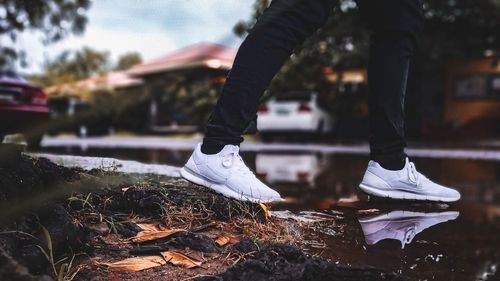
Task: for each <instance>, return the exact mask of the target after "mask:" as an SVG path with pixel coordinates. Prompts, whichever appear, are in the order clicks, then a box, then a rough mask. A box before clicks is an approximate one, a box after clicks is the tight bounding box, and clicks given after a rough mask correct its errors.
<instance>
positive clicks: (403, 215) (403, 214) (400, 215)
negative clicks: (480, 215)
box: [358, 211, 460, 223]
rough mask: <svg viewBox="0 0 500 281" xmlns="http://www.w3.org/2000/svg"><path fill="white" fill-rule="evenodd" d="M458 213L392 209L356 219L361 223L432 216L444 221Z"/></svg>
mask: <svg viewBox="0 0 500 281" xmlns="http://www.w3.org/2000/svg"><path fill="white" fill-rule="evenodd" d="M459 215H460V213H459V212H456V211H446V212H441V213H421V212H412V211H393V212H390V213H387V214H381V215H376V216H369V217H365V218H358V221H359V222H361V223H368V222H381V221H393V220H400V219H408V218H434V217H446V220H443V222H445V221H450V220H454V219H456V218H458V216H459Z"/></svg>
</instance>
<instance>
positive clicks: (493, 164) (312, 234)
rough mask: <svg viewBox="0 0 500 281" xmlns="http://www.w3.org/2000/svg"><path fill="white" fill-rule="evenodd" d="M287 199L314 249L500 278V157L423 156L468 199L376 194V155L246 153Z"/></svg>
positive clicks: (278, 212) (164, 159) (432, 171)
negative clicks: (365, 189)
mask: <svg viewBox="0 0 500 281" xmlns="http://www.w3.org/2000/svg"><path fill="white" fill-rule="evenodd" d="M46 152H51V153H62V154H73V155H88V156H101V157H102V156H104V157H113V158H118V159H124V160H136V161H139V162H143V163H152V164H167V165H173V166H181V165H183V164H184V163H185V161H186V160H187V158H188V157H189V155H190V151H189V150H166V149H160V150H154V149H116V148H115V149H86V150H85V151H81V150H80V149H79V148H75V147H63V148H56V147H52V148H50V149H46ZM242 156H243V158H244V159H245V161H246V163H248V164H249V166H251V167H252V168H253V169H254V170H255V171H256V173H257V175H258V176H259V177H260V178H262V179H263V180H265V181H266V182H268V183H269V184H270V185H272V186H273V187H275V188H277V189H278V190H279V192H280V193H281V194H282V195H283V196H284V197H286V198H287V203H285V204H281V205H278V206H275V207H274V208H273V215H274V216H276V217H282V218H286V219H293V220H296V221H298V222H300V223H303V224H304V225H306V226H307V234H308V235H307V237H308V239H307V241H305V243H306V244H307V251H308V252H309V253H310V254H314V255H321V256H323V257H326V258H328V259H330V260H331V261H333V262H336V263H340V264H347V265H361V266H366V265H369V266H374V267H378V268H383V269H387V270H391V271H394V272H398V273H402V274H405V275H407V276H410V277H415V278H419V279H426V280H500V269H499V266H500V240H499V239H498V238H499V237H500V161H499V160H498V159H495V158H492V159H490V158H488V157H485V158H483V160H471V159H464V158H463V157H458V158H453V157H445V158H437V157H430V156H429V158H414V162H415V164H416V166H417V168H418V169H419V170H420V171H421V172H423V173H424V174H426V175H427V176H428V177H429V178H431V179H433V180H436V181H438V182H440V183H442V184H445V185H449V186H453V187H455V188H457V189H459V190H460V192H461V193H462V198H463V199H462V200H461V201H460V203H459V204H457V205H453V206H448V205H446V204H438V205H433V204H414V203H412V204H407V203H405V204H402V203H395V202H387V201H367V200H366V196H363V195H359V194H358V192H357V189H356V186H357V185H358V184H359V182H360V181H361V178H362V175H363V172H364V170H365V169H366V163H367V161H368V159H367V156H366V155H361V154H352V155H349V154H335V153H319V152H318V153H302V152H297V151H295V152H290V153H285V152H275V153H273V152H269V151H266V152H265V153H259V152H255V151H252V152H243V153H242Z"/></svg>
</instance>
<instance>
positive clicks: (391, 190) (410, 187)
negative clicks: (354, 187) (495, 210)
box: [359, 158, 460, 202]
mask: <svg viewBox="0 0 500 281" xmlns="http://www.w3.org/2000/svg"><path fill="white" fill-rule="evenodd" d="M359 188H360V189H361V190H362V191H364V192H366V193H367V194H369V195H373V196H376V197H384V198H391V199H402V200H421V201H437V202H455V201H458V200H459V199H460V193H459V192H458V191H456V190H454V189H451V188H447V187H444V186H442V185H439V184H436V183H434V182H432V181H431V180H429V179H428V178H426V177H425V176H424V175H422V174H421V173H419V172H418V171H417V170H416V168H415V165H414V164H413V163H412V162H410V161H409V160H408V158H406V164H405V167H404V168H403V169H401V170H399V171H392V170H386V169H384V168H382V166H380V164H378V163H377V162H375V161H370V162H369V163H368V168H367V169H366V172H365V176H364V177H363V181H362V182H361V184H360V185H359Z"/></svg>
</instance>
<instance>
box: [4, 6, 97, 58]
mask: <svg viewBox="0 0 500 281" xmlns="http://www.w3.org/2000/svg"><path fill="white" fill-rule="evenodd" d="M89 7H90V0H43V1H41V0H0V42H1V43H2V45H1V46H0V66H6V65H7V66H11V67H12V66H13V65H14V63H15V62H16V61H18V60H20V61H21V63H22V64H24V65H25V61H24V57H25V50H21V49H19V48H17V47H16V45H15V43H16V41H17V38H18V36H19V34H21V33H22V32H24V31H26V30H37V31H41V34H42V35H41V39H42V41H43V43H44V44H49V43H53V42H57V41H59V40H61V39H62V38H64V37H65V36H67V35H68V34H70V33H74V34H81V33H83V32H84V30H85V26H86V24H87V17H86V15H85V12H86V11H87V10H88V9H89Z"/></svg>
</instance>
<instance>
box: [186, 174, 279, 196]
mask: <svg viewBox="0 0 500 281" xmlns="http://www.w3.org/2000/svg"><path fill="white" fill-rule="evenodd" d="M180 174H181V176H182V177H183V178H184V179H186V180H188V181H189V182H192V183H194V184H197V185H201V186H204V187H207V188H209V189H211V190H213V191H215V192H217V193H219V194H221V195H223V196H225V197H228V198H233V199H236V200H238V201H248V202H252V203H272V202H276V201H278V200H269V201H265V200H260V199H257V198H252V197H248V196H245V195H243V194H239V193H236V192H234V191H233V190H231V189H230V188H229V187H227V186H225V185H222V184H217V183H214V182H210V181H208V180H206V179H204V178H203V177H201V176H198V175H195V174H193V173H192V172H190V171H188V170H187V169H185V168H184V167H182V168H181V169H180ZM280 200H281V198H280Z"/></svg>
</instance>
